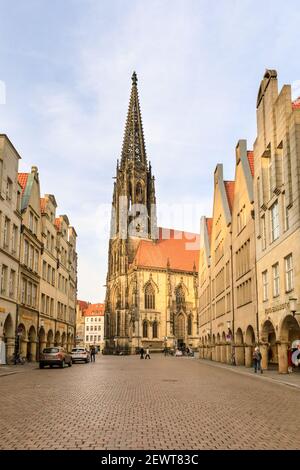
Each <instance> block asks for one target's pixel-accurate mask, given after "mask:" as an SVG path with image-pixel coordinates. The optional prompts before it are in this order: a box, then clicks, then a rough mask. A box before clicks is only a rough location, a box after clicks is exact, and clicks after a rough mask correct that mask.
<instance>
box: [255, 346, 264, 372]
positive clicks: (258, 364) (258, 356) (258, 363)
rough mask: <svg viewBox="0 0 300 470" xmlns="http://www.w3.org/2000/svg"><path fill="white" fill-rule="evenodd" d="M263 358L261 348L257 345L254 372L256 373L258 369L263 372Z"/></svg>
mask: <svg viewBox="0 0 300 470" xmlns="http://www.w3.org/2000/svg"><path fill="white" fill-rule="evenodd" d="M261 359H262V355H261V352H260V350H259V347H258V346H257V347H256V348H255V349H254V353H253V366H254V372H255V373H257V371H258V370H260V373H261V374H262V373H263V370H262V368H261Z"/></svg>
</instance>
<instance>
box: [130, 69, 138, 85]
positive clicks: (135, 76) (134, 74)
mask: <svg viewBox="0 0 300 470" xmlns="http://www.w3.org/2000/svg"><path fill="white" fill-rule="evenodd" d="M131 80H132V85H137V81H138V79H137V74H136V71H135V70H134V71H133V74H132V75H131Z"/></svg>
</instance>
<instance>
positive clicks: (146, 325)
mask: <svg viewBox="0 0 300 470" xmlns="http://www.w3.org/2000/svg"><path fill="white" fill-rule="evenodd" d="M143 338H148V322H147V320H144V321H143Z"/></svg>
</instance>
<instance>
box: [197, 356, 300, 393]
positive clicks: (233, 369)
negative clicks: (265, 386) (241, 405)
mask: <svg viewBox="0 0 300 470" xmlns="http://www.w3.org/2000/svg"><path fill="white" fill-rule="evenodd" d="M199 360H200V362H201V363H202V364H207V365H209V366H211V367H218V368H219V369H226V370H229V371H230V372H234V373H236V374H240V375H246V376H247V377H252V378H254V379H258V380H267V381H269V382H272V383H276V384H278V385H284V386H288V387H292V388H296V389H300V385H297V384H294V383H290V382H285V381H283V380H279V379H276V378H274V377H268V376H267V375H264V374H254V373H251V372H246V371H243V370H241V369H239V366H230V365H226V364H222V363H219V362H217V361H209V360H206V359H199Z"/></svg>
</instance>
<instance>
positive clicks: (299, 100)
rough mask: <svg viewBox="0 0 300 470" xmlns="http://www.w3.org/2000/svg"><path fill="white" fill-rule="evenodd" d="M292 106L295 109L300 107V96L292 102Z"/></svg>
mask: <svg viewBox="0 0 300 470" xmlns="http://www.w3.org/2000/svg"><path fill="white" fill-rule="evenodd" d="M292 108H293V109H300V96H299V97H298V98H297V99H296V100H295V101H293V102H292Z"/></svg>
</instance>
